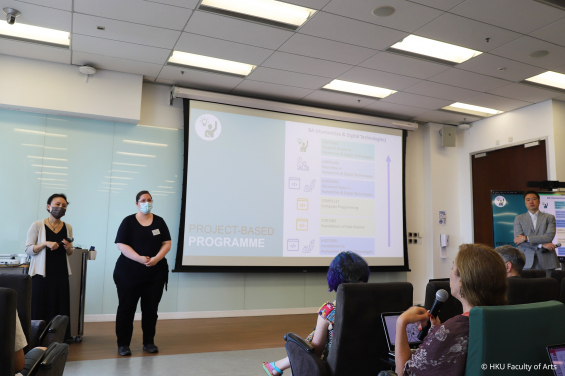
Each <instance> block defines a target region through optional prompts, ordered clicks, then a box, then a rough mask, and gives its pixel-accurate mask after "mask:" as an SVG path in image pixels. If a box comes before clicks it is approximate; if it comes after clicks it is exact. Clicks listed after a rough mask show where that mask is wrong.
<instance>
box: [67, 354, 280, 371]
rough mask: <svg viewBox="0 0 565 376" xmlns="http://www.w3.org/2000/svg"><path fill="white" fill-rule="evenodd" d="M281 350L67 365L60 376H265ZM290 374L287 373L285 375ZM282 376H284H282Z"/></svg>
mask: <svg viewBox="0 0 565 376" xmlns="http://www.w3.org/2000/svg"><path fill="white" fill-rule="evenodd" d="M285 356H286V351H285V349H284V347H280V348H274V349H260V350H241V351H221V352H208V353H199V354H181V355H160V356H152V357H123V358H119V359H102V360H84V361H76V362H67V365H66V367H65V373H64V376H75V375H76V376H118V375H119V376H130V375H131V376H151V375H155V376H168V375H171V376H173V375H174V376H177V375H183V376H208V375H209V376H266V373H265V371H263V368H262V363H263V362H265V361H273V360H278V359H281V358H284V357H285ZM288 373H289V374H290V372H288ZM285 374H286V372H285Z"/></svg>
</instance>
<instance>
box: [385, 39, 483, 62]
mask: <svg viewBox="0 0 565 376" xmlns="http://www.w3.org/2000/svg"><path fill="white" fill-rule="evenodd" d="M387 51H389V52H395V53H399V54H403V55H408V56H412V57H418V58H423V59H427V60H432V61H435V62H440V63H443V64H449V65H455V64H460V63H462V62H464V61H467V60H469V59H471V58H473V57H475V56H479V55H480V54H482V52H481V51H476V50H471V49H470V48H465V47H460V46H456V45H454V44H449V43H445V42H440V41H437V40H433V39H428V38H424V37H419V36H417V35H409V36H407V37H406V38H404V40H402V41H401V42H398V43H396V44H395V45H393V46H392V47H389V48H388V49H387Z"/></svg>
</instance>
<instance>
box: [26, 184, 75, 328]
mask: <svg viewBox="0 0 565 376" xmlns="http://www.w3.org/2000/svg"><path fill="white" fill-rule="evenodd" d="M68 205H69V202H68V201H67V196H65V195H64V194H62V193H56V194H53V195H51V196H50V197H49V198H48V199H47V211H48V212H49V218H46V219H44V220H41V221H37V222H34V223H33V224H32V225H31V227H30V228H29V231H28V232H27V241H26V249H25V252H26V253H27V254H28V255H29V256H31V262H30V265H29V275H30V276H31V285H32V288H31V319H32V320H45V322H47V323H48V322H50V321H51V320H52V319H53V318H54V317H55V316H57V315H65V316H68V317H69V319H70V317H71V301H70V291H69V275H71V267H70V265H69V260H68V257H69V256H70V255H72V254H73V244H72V243H70V242H68V241H67V240H66V239H68V238H72V237H73V228H72V227H71V225H69V224H68V223H65V222H63V221H61V217H63V216H64V215H65V212H66V211H67V206H68ZM70 337H71V325H70V322H69V325H68V326H67V332H66V334H65V339H69V338H70Z"/></svg>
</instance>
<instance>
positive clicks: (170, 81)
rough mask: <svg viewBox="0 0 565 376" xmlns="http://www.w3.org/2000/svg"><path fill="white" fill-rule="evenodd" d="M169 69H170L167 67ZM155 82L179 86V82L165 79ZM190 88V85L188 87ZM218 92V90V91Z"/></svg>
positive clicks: (157, 79) (158, 79)
mask: <svg viewBox="0 0 565 376" xmlns="http://www.w3.org/2000/svg"><path fill="white" fill-rule="evenodd" d="M166 68H168V67H166ZM155 82H157V83H159V84H165V85H177V82H176V81H174V80H165V79H160V78H156V79H155ZM187 87H188V85H187ZM216 91H218V90H216Z"/></svg>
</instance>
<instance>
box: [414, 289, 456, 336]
mask: <svg viewBox="0 0 565 376" xmlns="http://www.w3.org/2000/svg"><path fill="white" fill-rule="evenodd" d="M448 298H449V294H448V293H447V291H445V290H444V289H441V290H437V292H436V300H435V301H434V304H433V305H432V309H430V314H431V315H432V316H433V317H437V314H438V313H439V310H440V309H441V306H442V305H443V303H444V302H445V301H446V300H447V299H448ZM431 324H432V323H431V321H430V319H428V322H427V323H426V326H424V327H423V328H422V330H421V331H420V333H418V340H419V341H423V340H424V338H426V336H427V335H428V332H429V330H430V328H431V326H432V325H431Z"/></svg>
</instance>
